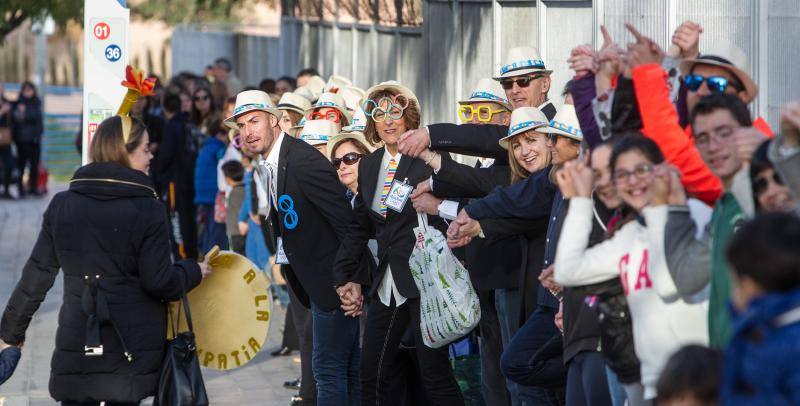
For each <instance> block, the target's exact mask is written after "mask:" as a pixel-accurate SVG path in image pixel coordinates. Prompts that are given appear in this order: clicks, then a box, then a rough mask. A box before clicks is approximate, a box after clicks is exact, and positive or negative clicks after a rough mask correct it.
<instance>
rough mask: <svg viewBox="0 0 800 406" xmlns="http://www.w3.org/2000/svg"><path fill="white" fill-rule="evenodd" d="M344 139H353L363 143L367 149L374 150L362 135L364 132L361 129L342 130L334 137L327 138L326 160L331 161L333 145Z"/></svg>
mask: <svg viewBox="0 0 800 406" xmlns="http://www.w3.org/2000/svg"><path fill="white" fill-rule="evenodd" d="M344 140H355V141H358V142H360V143H361V144H363V145H364V146H365V147H367V151H369V152H373V151H375V149H376V148H375V146H374V145H372V144H370V143H369V142H368V141H367V138H366V137H365V136H364V133H363V132H361V131H342V132H340V133H339V134H336V136H335V137H333V138H331V139H330V140H328V160H330V161H333V152H334V151H333V147H335V146H336V144H338V143H340V142H342V141H344Z"/></svg>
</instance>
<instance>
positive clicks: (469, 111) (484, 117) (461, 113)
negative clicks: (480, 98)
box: [458, 104, 508, 123]
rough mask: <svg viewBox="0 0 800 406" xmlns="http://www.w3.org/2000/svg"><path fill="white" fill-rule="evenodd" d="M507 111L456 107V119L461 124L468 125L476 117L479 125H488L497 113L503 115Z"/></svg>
mask: <svg viewBox="0 0 800 406" xmlns="http://www.w3.org/2000/svg"><path fill="white" fill-rule="evenodd" d="M506 111H508V110H506V109H502V108H500V109H493V108H491V107H489V106H479V107H474V106H472V105H469V104H465V105H463V106H459V107H458V117H459V118H460V119H461V122H462V123H468V122H470V121H472V119H473V117H475V115H476V114H477V115H478V121H480V122H481V123H488V122H490V121H492V117H494V115H495V114H498V113H504V112H506Z"/></svg>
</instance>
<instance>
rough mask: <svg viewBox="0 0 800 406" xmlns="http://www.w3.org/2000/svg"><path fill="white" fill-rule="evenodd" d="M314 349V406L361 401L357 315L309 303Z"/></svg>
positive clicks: (351, 404) (350, 405)
mask: <svg viewBox="0 0 800 406" xmlns="http://www.w3.org/2000/svg"><path fill="white" fill-rule="evenodd" d="M311 315H312V318H313V328H314V350H313V355H312V362H311V368H312V369H313V370H314V379H316V381H317V405H318V406H355V405H360V404H361V382H360V375H359V370H360V363H361V348H360V347H359V343H358V337H359V332H358V324H359V323H358V318H357V317H349V316H345V315H344V311H343V310H342V309H339V308H337V309H335V310H330V311H326V310H322V309H320V308H319V307H318V306H317V305H316V304H314V302H311Z"/></svg>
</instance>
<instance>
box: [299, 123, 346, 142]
mask: <svg viewBox="0 0 800 406" xmlns="http://www.w3.org/2000/svg"><path fill="white" fill-rule="evenodd" d="M337 133H338V130H337V128H336V124H334V123H333V122H332V121H328V120H308V121H306V124H305V126H304V127H303V130H302V131H300V137H299V138H300V139H301V140H303V141H305V142H307V143H309V144H311V145H320V144H327V143H328V140H330V139H331V138H333V137H334V136H335V135H336V134H337Z"/></svg>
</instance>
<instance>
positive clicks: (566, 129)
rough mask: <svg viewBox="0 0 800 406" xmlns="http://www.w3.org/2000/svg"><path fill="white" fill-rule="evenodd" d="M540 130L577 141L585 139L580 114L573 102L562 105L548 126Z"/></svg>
mask: <svg viewBox="0 0 800 406" xmlns="http://www.w3.org/2000/svg"><path fill="white" fill-rule="evenodd" d="M539 132H543V133H548V134H558V135H563V136H565V137H569V138H572V139H573V140H576V141H583V131H581V125H580V123H579V122H578V115H577V114H575V106H574V105H572V104H565V105H563V106H561V108H560V109H558V111H557V112H556V115H555V117H553V119H552V120H550V123H549V124H548V125H547V127H544V128H541V129H540V130H539Z"/></svg>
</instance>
